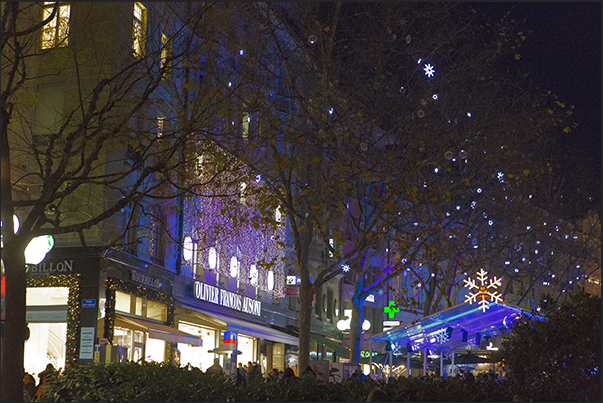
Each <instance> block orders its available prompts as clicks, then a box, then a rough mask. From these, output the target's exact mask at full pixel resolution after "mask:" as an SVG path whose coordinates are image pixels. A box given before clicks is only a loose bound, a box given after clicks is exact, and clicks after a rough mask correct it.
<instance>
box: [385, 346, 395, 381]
mask: <svg viewBox="0 0 603 403" xmlns="http://www.w3.org/2000/svg"><path fill="white" fill-rule="evenodd" d="M393 376H394V354H393V351H390V352H389V376H388V377H387V380H386V383H387V382H389V378H390V377H393Z"/></svg>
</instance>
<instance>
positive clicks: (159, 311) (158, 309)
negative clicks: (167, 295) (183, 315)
mask: <svg viewBox="0 0 603 403" xmlns="http://www.w3.org/2000/svg"><path fill="white" fill-rule="evenodd" d="M166 311H167V309H166V306H165V305H164V304H160V303H159V302H154V301H148V302H147V318H151V319H157V320H160V321H162V322H165V320H166Z"/></svg>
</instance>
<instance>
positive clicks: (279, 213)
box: [274, 206, 283, 223]
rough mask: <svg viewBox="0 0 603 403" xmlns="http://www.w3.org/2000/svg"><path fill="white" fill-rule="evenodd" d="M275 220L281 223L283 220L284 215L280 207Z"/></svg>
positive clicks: (277, 209)
mask: <svg viewBox="0 0 603 403" xmlns="http://www.w3.org/2000/svg"><path fill="white" fill-rule="evenodd" d="M274 218H275V220H276V222H278V223H280V222H282V220H283V214H282V213H281V206H278V207H277V208H276V213H275V217H274Z"/></svg>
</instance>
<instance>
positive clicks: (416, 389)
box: [42, 362, 513, 402]
mask: <svg viewBox="0 0 603 403" xmlns="http://www.w3.org/2000/svg"><path fill="white" fill-rule="evenodd" d="M377 387H378V388H379V389H380V390H381V391H382V393H379V394H376V395H375V396H374V397H372V399H374V401H398V402H399V401H415V402H421V401H423V402H426V401H440V402H443V401H466V402H471V401H475V402H478V401H481V402H488V401H511V400H512V398H513V396H512V394H511V392H510V387H509V384H508V383H507V382H506V381H505V380H502V381H501V382H496V383H495V382H493V381H487V382H486V381H484V382H481V381H471V380H465V379H460V378H444V379H441V378H436V377H419V378H398V379H396V380H393V379H392V380H391V381H390V382H389V383H388V384H386V383H385V382H382V381H380V382H374V381H373V380H371V379H367V380H364V381H359V380H354V379H344V380H343V381H342V382H341V383H328V384H325V383H320V382H319V381H317V380H315V379H313V378H295V379H292V380H290V382H288V383H286V384H285V383H284V382H283V381H282V380H280V379H274V378H262V377H258V378H256V379H254V380H252V381H250V382H246V383H244V384H241V385H234V384H233V381H232V378H230V377H229V376H226V375H224V374H212V373H203V372H201V371H199V369H197V368H194V367H175V366H172V365H167V364H158V363H145V362H143V363H133V362H128V363H121V364H95V365H90V366H82V367H75V368H72V369H69V370H67V371H66V372H63V373H61V374H60V375H58V376H56V377H53V378H52V379H51V380H50V381H49V384H48V386H47V389H46V394H45V395H44V396H43V398H42V400H43V401H55V402H59V401H73V402H139V401H140V402H260V401H262V402H266V401H269V402H275V401H278V402H363V401H367V397H368V396H369V393H370V392H371V390H373V389H375V388H377Z"/></svg>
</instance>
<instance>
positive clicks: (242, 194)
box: [239, 182, 247, 205]
mask: <svg viewBox="0 0 603 403" xmlns="http://www.w3.org/2000/svg"><path fill="white" fill-rule="evenodd" d="M245 189H247V184H246V183H245V182H243V183H241V194H240V197H239V200H240V202H241V204H242V205H245Z"/></svg>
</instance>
